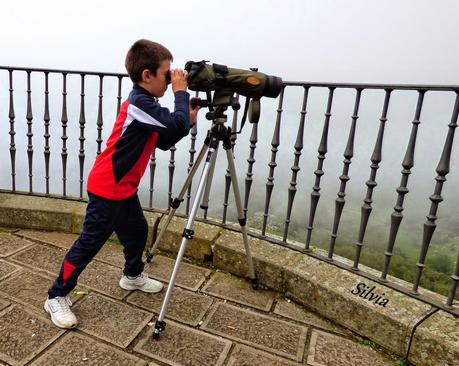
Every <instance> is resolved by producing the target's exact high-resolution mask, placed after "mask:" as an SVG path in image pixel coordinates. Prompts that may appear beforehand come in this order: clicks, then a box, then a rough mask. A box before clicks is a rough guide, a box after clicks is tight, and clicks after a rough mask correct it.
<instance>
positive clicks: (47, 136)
mask: <svg viewBox="0 0 459 366" xmlns="http://www.w3.org/2000/svg"><path fill="white" fill-rule="evenodd" d="M48 75H49V72H45V113H44V116H43V120H44V121H45V134H44V135H43V137H44V138H45V151H44V155H45V181H46V194H49V157H50V155H51V153H50V151H49V138H50V137H51V135H50V134H49V121H50V118H49V90H48Z"/></svg>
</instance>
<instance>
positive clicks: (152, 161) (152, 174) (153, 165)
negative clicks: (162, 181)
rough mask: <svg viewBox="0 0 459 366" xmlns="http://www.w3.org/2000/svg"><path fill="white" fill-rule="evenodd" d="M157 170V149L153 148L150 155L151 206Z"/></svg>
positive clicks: (150, 205) (151, 205) (150, 204)
mask: <svg viewBox="0 0 459 366" xmlns="http://www.w3.org/2000/svg"><path fill="white" fill-rule="evenodd" d="M155 172H156V151H155V150H153V152H152V154H151V156H150V203H149V207H150V208H152V207H153V191H154V189H153V187H154V183H155Z"/></svg>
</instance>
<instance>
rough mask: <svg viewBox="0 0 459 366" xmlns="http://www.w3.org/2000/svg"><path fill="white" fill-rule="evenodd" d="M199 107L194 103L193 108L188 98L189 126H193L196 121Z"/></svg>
mask: <svg viewBox="0 0 459 366" xmlns="http://www.w3.org/2000/svg"><path fill="white" fill-rule="evenodd" d="M200 109H201V107H200V106H199V105H196V106H195V107H194V108H193V106H192V105H191V99H190V126H191V127H193V126H194V125H195V124H196V122H198V112H199V110H200Z"/></svg>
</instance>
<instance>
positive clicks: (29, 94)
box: [26, 71, 33, 193]
mask: <svg viewBox="0 0 459 366" xmlns="http://www.w3.org/2000/svg"><path fill="white" fill-rule="evenodd" d="M30 73H31V71H27V115H26V119H27V157H28V161H29V192H30V193H32V192H33V189H32V178H33V174H32V162H33V144H32V137H33V133H32V120H33V114H32V91H31V90H30Z"/></svg>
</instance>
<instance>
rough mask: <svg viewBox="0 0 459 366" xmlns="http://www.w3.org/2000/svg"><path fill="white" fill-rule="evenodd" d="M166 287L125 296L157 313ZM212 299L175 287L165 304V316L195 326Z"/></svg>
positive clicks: (129, 300)
mask: <svg viewBox="0 0 459 366" xmlns="http://www.w3.org/2000/svg"><path fill="white" fill-rule="evenodd" d="M165 294H166V289H164V290H163V291H161V292H160V293H158V294H147V293H145V292H141V291H134V293H133V294H131V295H130V296H129V297H128V298H127V302H128V303H130V304H133V305H137V306H139V307H141V308H143V309H146V310H149V311H153V312H155V313H156V314H159V311H160V309H161V304H162V302H163V299H164V296H165ZM212 303H213V300H212V298H210V297H207V296H204V295H200V294H196V293H193V292H190V291H186V290H183V289H181V288H180V287H175V288H174V290H173V291H172V295H171V297H170V300H169V304H168V306H167V313H166V318H170V319H175V320H178V321H180V322H182V323H185V324H189V325H191V326H196V325H198V324H199V322H200V321H201V320H202V318H203V317H204V314H205V313H206V312H207V310H209V308H210V307H211V306H212Z"/></svg>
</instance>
